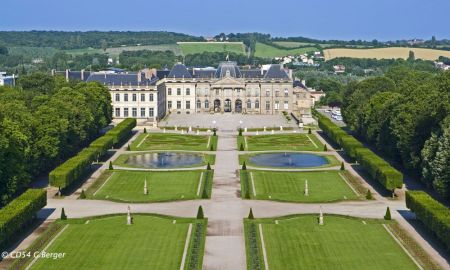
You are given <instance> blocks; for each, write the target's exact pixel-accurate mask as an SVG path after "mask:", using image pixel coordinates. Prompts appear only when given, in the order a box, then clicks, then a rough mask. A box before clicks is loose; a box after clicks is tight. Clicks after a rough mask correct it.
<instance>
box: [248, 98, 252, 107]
mask: <svg viewBox="0 0 450 270" xmlns="http://www.w3.org/2000/svg"><path fill="white" fill-rule="evenodd" d="M251 108H252V101H251V100H250V99H249V100H247V109H251Z"/></svg>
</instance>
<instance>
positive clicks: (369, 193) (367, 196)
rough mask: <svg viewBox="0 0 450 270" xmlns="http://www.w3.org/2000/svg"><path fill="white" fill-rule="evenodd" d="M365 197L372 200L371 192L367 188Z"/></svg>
mask: <svg viewBox="0 0 450 270" xmlns="http://www.w3.org/2000/svg"><path fill="white" fill-rule="evenodd" d="M366 199H367V200H373V196H372V192H370V189H368V190H367V193H366Z"/></svg>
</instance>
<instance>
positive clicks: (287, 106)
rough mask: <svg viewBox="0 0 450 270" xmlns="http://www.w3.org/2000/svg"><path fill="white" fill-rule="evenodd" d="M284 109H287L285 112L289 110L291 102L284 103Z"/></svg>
mask: <svg viewBox="0 0 450 270" xmlns="http://www.w3.org/2000/svg"><path fill="white" fill-rule="evenodd" d="M283 109H285V110H288V109H289V101H287V100H285V101H284V105H283Z"/></svg>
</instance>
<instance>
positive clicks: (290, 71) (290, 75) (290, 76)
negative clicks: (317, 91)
mask: <svg viewBox="0 0 450 270" xmlns="http://www.w3.org/2000/svg"><path fill="white" fill-rule="evenodd" d="M289 79H291V80H292V69H289Z"/></svg>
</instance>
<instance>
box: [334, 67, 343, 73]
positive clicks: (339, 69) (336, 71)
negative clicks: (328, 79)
mask: <svg viewBox="0 0 450 270" xmlns="http://www.w3.org/2000/svg"><path fill="white" fill-rule="evenodd" d="M333 69H334V73H335V74H340V73H345V66H344V65H335V66H333Z"/></svg>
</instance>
